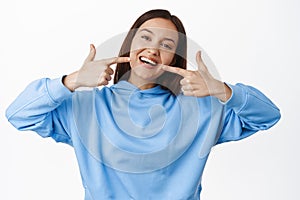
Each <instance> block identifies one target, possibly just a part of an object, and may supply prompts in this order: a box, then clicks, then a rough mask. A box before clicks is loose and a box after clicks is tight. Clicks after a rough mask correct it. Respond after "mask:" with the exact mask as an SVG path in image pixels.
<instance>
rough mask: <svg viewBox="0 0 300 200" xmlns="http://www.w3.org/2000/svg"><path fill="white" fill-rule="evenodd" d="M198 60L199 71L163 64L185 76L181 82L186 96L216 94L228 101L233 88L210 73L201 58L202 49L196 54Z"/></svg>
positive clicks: (164, 67) (172, 71) (168, 69)
mask: <svg viewBox="0 0 300 200" xmlns="http://www.w3.org/2000/svg"><path fill="white" fill-rule="evenodd" d="M196 61H197V64H198V70H197V71H191V70H185V69H182V68H178V67H172V66H166V65H164V66H162V69H163V70H165V71H168V72H171V73H175V74H179V75H180V76H182V77H183V79H182V80H181V81H180V84H181V89H182V92H183V94H184V95H186V96H196V97H205V96H215V97H217V98H218V99H220V100H221V101H223V102H225V101H227V100H228V99H229V98H230V96H231V89H230V88H229V87H228V86H227V85H226V84H224V83H223V82H221V81H219V80H217V79H215V78H214V77H213V76H212V75H211V74H210V73H209V71H208V69H207V67H206V65H205V64H204V62H203V60H202V58H201V52H200V51H199V52H198V53H197V55H196Z"/></svg>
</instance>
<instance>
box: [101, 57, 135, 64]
mask: <svg viewBox="0 0 300 200" xmlns="http://www.w3.org/2000/svg"><path fill="white" fill-rule="evenodd" d="M129 61H130V58H129V57H114V58H108V59H106V60H105V62H106V63H107V64H108V65H112V64H116V63H125V62H129Z"/></svg>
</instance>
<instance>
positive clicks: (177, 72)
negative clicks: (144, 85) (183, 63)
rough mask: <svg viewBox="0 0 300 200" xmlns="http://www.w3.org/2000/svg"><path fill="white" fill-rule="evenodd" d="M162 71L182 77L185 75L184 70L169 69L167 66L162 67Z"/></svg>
mask: <svg viewBox="0 0 300 200" xmlns="http://www.w3.org/2000/svg"><path fill="white" fill-rule="evenodd" d="M162 69H163V70H165V71H168V72H171V73H174V74H178V75H180V76H183V77H184V76H185V75H186V70H185V69H182V68H179V67H171V66H168V65H162Z"/></svg>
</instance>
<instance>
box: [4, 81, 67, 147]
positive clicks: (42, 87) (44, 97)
mask: <svg viewBox="0 0 300 200" xmlns="http://www.w3.org/2000/svg"><path fill="white" fill-rule="evenodd" d="M71 96H72V92H70V91H69V90H68V89H67V88H66V87H65V86H64V85H63V83H62V79H61V78H57V79H53V80H51V79H49V78H43V79H39V80H36V81H33V82H32V83H30V84H29V85H28V86H27V87H26V88H25V90H24V91H23V92H22V93H21V94H19V96H18V97H17V98H16V99H15V100H14V101H13V102H12V104H11V105H9V107H8V108H7V110H6V118H7V119H8V121H9V122H10V123H11V124H12V125H13V126H14V127H15V128H17V129H18V130H20V131H28V130H30V131H35V132H37V133H38V134H39V135H40V136H42V137H52V138H53V139H54V140H55V141H56V142H64V143H67V144H70V145H72V141H71V136H70V133H69V123H68V119H69V116H68V113H71V112H68V110H69V109H70V108H69V107H70V106H71V103H70V101H71Z"/></svg>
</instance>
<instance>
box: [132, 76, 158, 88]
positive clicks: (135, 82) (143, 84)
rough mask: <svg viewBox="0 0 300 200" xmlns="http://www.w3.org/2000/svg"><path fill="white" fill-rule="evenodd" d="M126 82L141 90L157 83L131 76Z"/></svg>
mask: <svg viewBox="0 0 300 200" xmlns="http://www.w3.org/2000/svg"><path fill="white" fill-rule="evenodd" d="M128 82H129V83H131V84H133V85H135V86H136V87H138V88H139V89H141V90H147V89H150V88H153V87H155V86H156V85H157V84H156V83H155V82H153V81H151V82H150V81H147V80H142V79H139V80H137V79H133V78H132V77H131V76H130V77H129V79H128Z"/></svg>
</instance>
